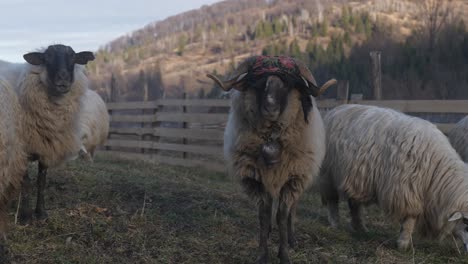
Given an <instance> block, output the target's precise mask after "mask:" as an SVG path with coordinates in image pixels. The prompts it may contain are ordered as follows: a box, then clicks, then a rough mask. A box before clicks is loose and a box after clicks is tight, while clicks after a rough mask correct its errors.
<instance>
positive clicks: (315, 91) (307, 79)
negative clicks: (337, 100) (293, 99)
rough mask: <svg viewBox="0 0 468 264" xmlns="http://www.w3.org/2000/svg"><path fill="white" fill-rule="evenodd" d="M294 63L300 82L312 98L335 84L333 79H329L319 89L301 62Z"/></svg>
mask: <svg viewBox="0 0 468 264" xmlns="http://www.w3.org/2000/svg"><path fill="white" fill-rule="evenodd" d="M294 61H295V63H296V65H297V67H298V69H299V72H300V74H301V78H302V80H303V81H304V83H305V85H306V86H307V87H308V88H309V89H310V93H311V94H312V96H313V97H317V96H320V95H321V94H323V93H324V92H325V91H326V90H327V89H328V88H330V86H332V85H334V84H336V83H337V81H336V80H335V79H331V80H329V81H327V82H326V83H325V84H324V85H322V86H321V87H320V88H319V87H318V85H317V81H315V78H314V76H313V75H312V73H311V72H310V71H309V69H308V68H307V66H306V65H305V64H304V63H303V62H302V61H299V60H296V59H295V60H294Z"/></svg>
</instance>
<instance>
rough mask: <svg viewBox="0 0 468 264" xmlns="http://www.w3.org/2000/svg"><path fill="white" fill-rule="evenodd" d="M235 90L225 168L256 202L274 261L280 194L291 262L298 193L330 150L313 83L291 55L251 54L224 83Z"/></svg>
mask: <svg viewBox="0 0 468 264" xmlns="http://www.w3.org/2000/svg"><path fill="white" fill-rule="evenodd" d="M208 77H210V78H212V79H213V80H214V81H215V82H217V83H218V84H219V85H220V86H221V87H222V88H223V89H224V90H226V91H228V90H230V89H231V88H235V90H232V92H231V98H232V101H231V111H230V113H229V118H228V122H227V126H226V129H225V134H224V152H225V158H226V160H227V162H228V168H229V171H230V173H232V174H233V175H234V176H235V178H237V179H238V180H239V181H240V183H241V185H242V187H243V189H244V191H245V192H246V193H247V194H248V195H249V196H250V197H252V198H253V199H254V200H256V201H257V203H258V206H259V207H258V210H259V221H260V236H259V257H258V263H267V262H269V253H268V245H267V240H268V236H269V230H270V228H271V215H272V209H273V208H272V207H273V200H275V201H276V200H278V212H277V222H278V227H279V234H280V245H279V251H278V252H279V253H278V257H279V258H280V261H281V263H290V260H289V253H288V247H287V245H288V243H289V245H290V246H291V247H294V246H295V244H296V240H295V237H294V220H295V219H294V218H295V210H296V206H297V203H298V199H299V197H300V196H301V194H302V192H303V191H304V189H305V188H306V187H307V186H308V185H309V184H310V183H311V182H312V181H313V180H314V178H315V177H316V176H317V175H318V173H319V168H320V164H321V163H322V160H323V157H324V155H325V134H324V127H323V123H322V118H321V116H320V113H319V111H318V109H317V106H316V105H315V100H314V99H313V97H312V96H311V95H313V96H318V95H319V94H320V93H321V92H323V91H324V90H325V89H326V88H327V87H328V86H329V85H331V84H332V83H333V82H329V83H327V84H326V85H324V87H322V89H318V88H317V85H316V82H315V80H314V78H313V76H312V74H311V73H310V71H309V70H308V69H307V67H306V66H305V65H304V64H303V63H302V62H300V61H298V60H294V59H292V58H289V57H267V56H254V57H250V58H248V59H247V60H246V61H244V62H243V63H242V64H241V65H240V66H239V67H238V68H237V69H236V71H235V72H234V73H233V74H232V78H230V80H228V81H225V82H222V81H220V80H219V79H217V78H216V77H215V76H213V75H208Z"/></svg>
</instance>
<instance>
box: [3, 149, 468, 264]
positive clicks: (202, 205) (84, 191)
mask: <svg viewBox="0 0 468 264" xmlns="http://www.w3.org/2000/svg"><path fill="white" fill-rule="evenodd" d="M46 196H47V200H46V205H47V207H48V212H49V219H48V220H47V221H46V222H42V223H41V222H37V223H35V224H33V225H30V226H25V227H21V226H12V228H11V231H10V233H9V236H8V238H9V245H10V251H11V255H12V256H11V258H12V260H13V261H14V262H16V263H253V262H254V260H255V255H256V247H257V242H256V231H257V216H256V209H255V205H254V204H252V203H251V202H250V201H249V199H247V197H246V196H244V195H243V194H241V193H240V191H239V188H238V186H237V184H236V183H235V182H232V180H230V179H227V178H226V176H224V175H221V174H215V173H209V172H206V171H203V170H201V169H185V168H179V167H171V166H165V165H153V164H147V163H143V162H135V161H122V160H114V159H111V158H109V157H105V156H100V157H98V159H97V160H96V161H95V163H94V164H88V163H84V162H73V163H70V164H68V165H67V166H66V167H64V168H62V169H58V170H55V171H51V173H50V177H49V183H48V188H47V191H46ZM14 206H15V205H14V204H13V205H12V208H11V212H12V214H11V222H13V218H14V217H13V211H14ZM343 209H345V208H344V207H343ZM325 215H326V212H325V210H324V209H322V208H321V207H320V203H319V199H318V197H317V195H315V194H313V192H312V191H309V193H308V194H307V195H305V196H304V197H303V199H302V201H301V203H300V206H299V211H298V224H297V230H298V242H299V247H298V249H296V250H295V251H291V256H292V260H293V262H294V263H461V262H465V263H468V258H467V257H464V256H459V255H458V251H457V249H456V248H455V247H454V245H453V241H452V240H451V239H450V240H447V241H444V242H442V243H441V244H437V243H435V242H430V241H425V240H421V239H419V238H417V237H416V238H415V239H414V240H415V252H414V255H413V252H404V253H402V252H398V251H397V250H396V246H395V243H396V242H395V241H396V238H397V235H398V225H395V224H390V223H388V222H386V221H384V218H383V217H382V216H381V214H380V212H379V211H378V210H377V209H375V208H373V207H372V208H369V209H368V212H367V214H366V215H367V219H366V220H367V222H368V223H369V224H368V227H369V230H370V232H369V233H368V234H363V235H362V234H361V235H357V234H353V233H351V232H349V230H348V228H347V227H346V222H347V220H348V219H347V216H346V215H347V212H346V210H343V213H342V215H343V221H342V224H343V226H344V227H342V228H341V229H339V230H337V231H336V230H332V229H330V228H328V227H327V225H326V218H325ZM277 242H278V236H277V230H276V229H274V230H273V235H272V238H271V243H270V244H271V246H270V252H271V257H272V260H273V263H277V259H276V257H275V256H276V252H277V247H276V245H277Z"/></svg>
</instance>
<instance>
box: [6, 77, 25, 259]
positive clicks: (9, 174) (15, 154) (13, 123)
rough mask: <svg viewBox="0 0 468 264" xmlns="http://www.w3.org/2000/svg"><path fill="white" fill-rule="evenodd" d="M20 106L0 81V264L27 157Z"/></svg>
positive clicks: (14, 96) (8, 88)
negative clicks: (13, 200)
mask: <svg viewBox="0 0 468 264" xmlns="http://www.w3.org/2000/svg"><path fill="white" fill-rule="evenodd" d="M19 112H20V105H19V102H18V99H17V96H16V93H15V91H14V90H13V87H12V85H11V84H10V83H9V82H8V81H6V80H3V79H1V78H0V263H6V262H7V259H6V253H5V248H4V247H5V244H4V243H5V241H4V237H5V232H6V221H7V215H6V210H7V208H6V207H7V203H8V201H9V198H10V197H11V195H12V194H13V192H15V191H16V190H17V189H19V187H20V186H21V180H22V178H23V175H24V174H25V172H26V168H27V158H26V153H25V151H24V148H23V142H22V140H21V138H20V133H19V132H20V130H21V122H20V120H19V119H18V118H17V117H18V116H19Z"/></svg>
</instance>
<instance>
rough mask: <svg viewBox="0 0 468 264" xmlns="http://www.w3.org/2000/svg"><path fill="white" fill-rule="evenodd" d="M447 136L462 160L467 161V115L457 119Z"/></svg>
mask: <svg viewBox="0 0 468 264" xmlns="http://www.w3.org/2000/svg"><path fill="white" fill-rule="evenodd" d="M447 136H448V138H449V140H450V143H451V144H452V146H453V147H454V148H455V150H456V151H457V152H458V154H459V155H460V157H461V158H462V160H463V161H465V162H468V116H465V117H464V118H462V119H461V120H460V121H458V123H457V124H456V125H455V126H454V127H453V128H452V129H451V130H450V132H449V133H448V135H447Z"/></svg>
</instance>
